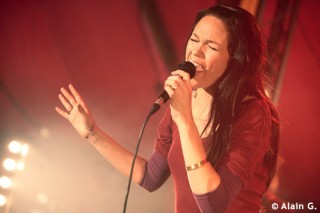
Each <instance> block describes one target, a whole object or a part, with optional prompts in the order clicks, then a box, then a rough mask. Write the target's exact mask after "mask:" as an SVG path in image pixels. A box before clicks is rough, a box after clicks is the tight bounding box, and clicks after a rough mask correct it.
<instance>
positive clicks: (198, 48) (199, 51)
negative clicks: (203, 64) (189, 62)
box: [191, 43, 204, 58]
mask: <svg viewBox="0 0 320 213" xmlns="http://www.w3.org/2000/svg"><path fill="white" fill-rule="evenodd" d="M191 52H192V55H194V56H196V57H199V58H204V52H203V48H202V45H201V44H200V43H198V44H197V45H194V48H193V49H192V51H191Z"/></svg>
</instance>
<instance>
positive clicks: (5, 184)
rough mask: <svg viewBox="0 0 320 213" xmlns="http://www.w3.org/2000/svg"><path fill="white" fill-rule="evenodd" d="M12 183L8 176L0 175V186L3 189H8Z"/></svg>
mask: <svg viewBox="0 0 320 213" xmlns="http://www.w3.org/2000/svg"><path fill="white" fill-rule="evenodd" d="M11 185H12V181H11V179H10V178H8V177H6V176H2V177H1V178H0V186H1V187H2V188H4V189H8V188H10V187H11Z"/></svg>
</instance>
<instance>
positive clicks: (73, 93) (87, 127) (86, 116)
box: [55, 84, 95, 138]
mask: <svg viewBox="0 0 320 213" xmlns="http://www.w3.org/2000/svg"><path fill="white" fill-rule="evenodd" d="M69 90H70V92H69V91H67V90H66V89H65V88H63V87H62V88H61V89H60V92H61V93H60V94H59V99H60V101H61V103H62V105H63V106H64V108H65V110H66V111H65V110H62V109H61V108H59V107H56V108H55V110H56V111H57V113H59V114H60V115H61V116H62V117H64V118H65V119H67V120H68V121H69V122H70V123H71V124H72V126H73V127H74V128H75V129H76V131H77V132H78V133H79V134H80V135H81V137H83V138H87V137H88V136H89V135H90V133H91V131H92V129H93V128H94V125H95V122H94V120H93V118H92V116H91V114H90V112H89V110H88V108H87V106H86V104H85V102H84V101H83V99H82V97H81V95H80V94H79V93H78V92H77V90H76V89H75V88H74V87H73V86H72V85H71V84H70V85H69Z"/></svg>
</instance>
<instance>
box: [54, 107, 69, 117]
mask: <svg viewBox="0 0 320 213" xmlns="http://www.w3.org/2000/svg"><path fill="white" fill-rule="evenodd" d="M55 110H56V112H57V113H59V114H60V115H61V116H62V117H64V118H65V119H68V117H69V114H68V113H67V112H65V111H63V110H62V109H60V108H59V107H56V108H55Z"/></svg>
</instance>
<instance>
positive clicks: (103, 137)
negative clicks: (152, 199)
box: [88, 126, 146, 184]
mask: <svg viewBox="0 0 320 213" xmlns="http://www.w3.org/2000/svg"><path fill="white" fill-rule="evenodd" d="M88 141H89V142H90V143H91V144H92V145H93V146H94V147H95V148H96V149H97V151H98V152H99V153H100V154H101V155H102V156H103V157H104V158H105V159H106V160H108V161H109V162H110V163H111V165H112V166H113V167H115V168H116V169H117V170H118V171H119V172H120V173H122V174H123V175H125V176H127V177H129V175H130V169H131V165H132V160H133V154H132V153H131V152H129V151H128V150H127V149H125V148H124V147H122V146H121V145H120V144H119V143H117V142H116V141H115V140H114V139H113V138H111V137H110V136H109V135H107V134H106V133H104V132H103V131H102V130H101V129H99V128H98V127H97V126H95V127H94V128H93V129H92V132H91V134H90V135H89V137H88ZM145 167H146V160H145V159H143V158H141V157H139V156H137V158H136V161H135V166H134V172H133V176H132V181H133V182H134V183H137V184H139V183H140V182H141V181H142V179H143V176H144V172H145Z"/></svg>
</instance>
